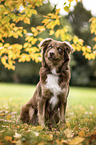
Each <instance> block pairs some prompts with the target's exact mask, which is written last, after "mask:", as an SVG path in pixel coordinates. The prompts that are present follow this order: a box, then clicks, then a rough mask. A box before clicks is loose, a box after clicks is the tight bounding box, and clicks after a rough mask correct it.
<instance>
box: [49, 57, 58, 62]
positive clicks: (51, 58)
mask: <svg viewBox="0 0 96 145" xmlns="http://www.w3.org/2000/svg"><path fill="white" fill-rule="evenodd" d="M48 59H49V60H50V61H58V60H59V59H58V58H56V57H48Z"/></svg>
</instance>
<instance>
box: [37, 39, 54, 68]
mask: <svg viewBox="0 0 96 145" xmlns="http://www.w3.org/2000/svg"><path fill="white" fill-rule="evenodd" d="M52 40H53V39H52V38H46V39H44V40H43V41H41V43H40V47H42V48H43V49H42V66H43V67H47V64H46V62H45V58H44V54H45V51H46V49H47V46H48V44H49V42H50V41H52Z"/></svg>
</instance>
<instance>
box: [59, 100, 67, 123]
mask: <svg viewBox="0 0 96 145" xmlns="http://www.w3.org/2000/svg"><path fill="white" fill-rule="evenodd" d="M65 111H66V103H63V102H61V106H60V122H62V123H65V122H66V117H65Z"/></svg>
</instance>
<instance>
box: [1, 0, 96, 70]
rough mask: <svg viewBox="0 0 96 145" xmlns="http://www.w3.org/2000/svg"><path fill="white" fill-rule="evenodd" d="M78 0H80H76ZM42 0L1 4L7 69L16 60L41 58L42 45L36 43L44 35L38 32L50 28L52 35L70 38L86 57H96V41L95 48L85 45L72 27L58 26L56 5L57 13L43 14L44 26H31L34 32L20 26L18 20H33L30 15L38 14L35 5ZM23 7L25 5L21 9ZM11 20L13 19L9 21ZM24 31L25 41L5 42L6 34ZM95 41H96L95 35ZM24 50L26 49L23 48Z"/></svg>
mask: <svg viewBox="0 0 96 145" xmlns="http://www.w3.org/2000/svg"><path fill="white" fill-rule="evenodd" d="M72 1H73V0H68V4H69V5H68V6H66V4H65V5H64V9H65V10H66V11H69V10H70V6H71V2H72ZM76 2H78V0H76ZM42 4H43V0H33V1H32V0H27V1H22V0H15V1H13V0H9V1H5V2H4V5H3V4H2V3H1V4H0V23H1V24H2V25H0V41H1V42H0V59H1V62H2V64H3V65H4V66H5V67H6V68H8V69H13V70H14V69H15V66H14V64H15V61H16V60H18V61H19V62H21V61H22V62H24V61H30V60H35V61H36V62H38V61H41V53H40V48H38V47H36V46H35V44H36V42H38V41H42V40H43V39H42V38H40V37H39V34H41V33H42V32H44V31H46V29H48V31H49V35H53V34H54V35H55V37H56V38H58V37H59V38H60V39H61V41H69V42H70V41H71V42H73V44H72V46H73V48H74V50H75V51H82V52H83V55H84V56H85V58H86V59H89V60H91V59H95V58H96V44H95V45H94V47H93V48H91V47H89V46H84V41H83V40H82V39H79V38H78V37H77V36H72V35H71V34H70V28H68V27H67V26H64V27H63V28H61V27H60V28H59V29H57V30H56V29H55V30H54V28H56V26H60V17H61V16H60V14H59V12H60V9H57V10H56V11H55V13H49V14H47V15H46V16H43V17H44V19H43V21H42V26H36V27H31V33H30V34H29V33H28V32H27V30H26V29H24V28H23V27H18V26H17V25H16V23H18V22H20V21H22V22H24V23H27V24H30V17H31V15H32V14H35V15H37V11H36V8H35V7H39V6H41V5H42ZM21 7H23V9H21ZM15 9H16V10H18V11H19V14H18V15H16V14H15V13H14V11H15ZM10 21H13V22H12V23H10ZM90 23H91V25H90V29H91V33H94V35H96V18H95V17H93V18H92V19H91V20H90ZM23 35H25V43H24V44H22V45H20V44H13V45H10V43H9V42H7V43H4V40H5V38H9V37H14V38H15V39H17V38H18V37H23ZM93 41H95V42H96V36H94V39H93ZM22 50H23V51H22Z"/></svg>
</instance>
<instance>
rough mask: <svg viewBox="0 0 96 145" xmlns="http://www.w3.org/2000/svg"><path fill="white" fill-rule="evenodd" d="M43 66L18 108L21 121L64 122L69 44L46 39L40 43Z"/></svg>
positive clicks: (33, 122) (67, 88)
mask: <svg viewBox="0 0 96 145" xmlns="http://www.w3.org/2000/svg"><path fill="white" fill-rule="evenodd" d="M41 47H42V57H43V58H42V67H41V69H40V72H39V73H40V81H39V83H38V84H37V88H36V91H35V93H34V95H33V97H32V98H31V100H29V102H28V103H27V104H25V105H24V106H23V107H22V109H21V114H20V120H22V121H23V122H24V123H25V122H27V123H31V124H36V123H37V122H39V124H40V125H41V126H45V124H52V123H57V122H59V121H60V122H65V111H66V104H67V96H68V92H69V80H70V69H69V61H70V53H71V52H72V51H73V48H72V46H71V45H70V43H68V42H66V41H64V42H60V41H56V40H53V39H51V38H47V39H45V40H43V41H42V42H41Z"/></svg>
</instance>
